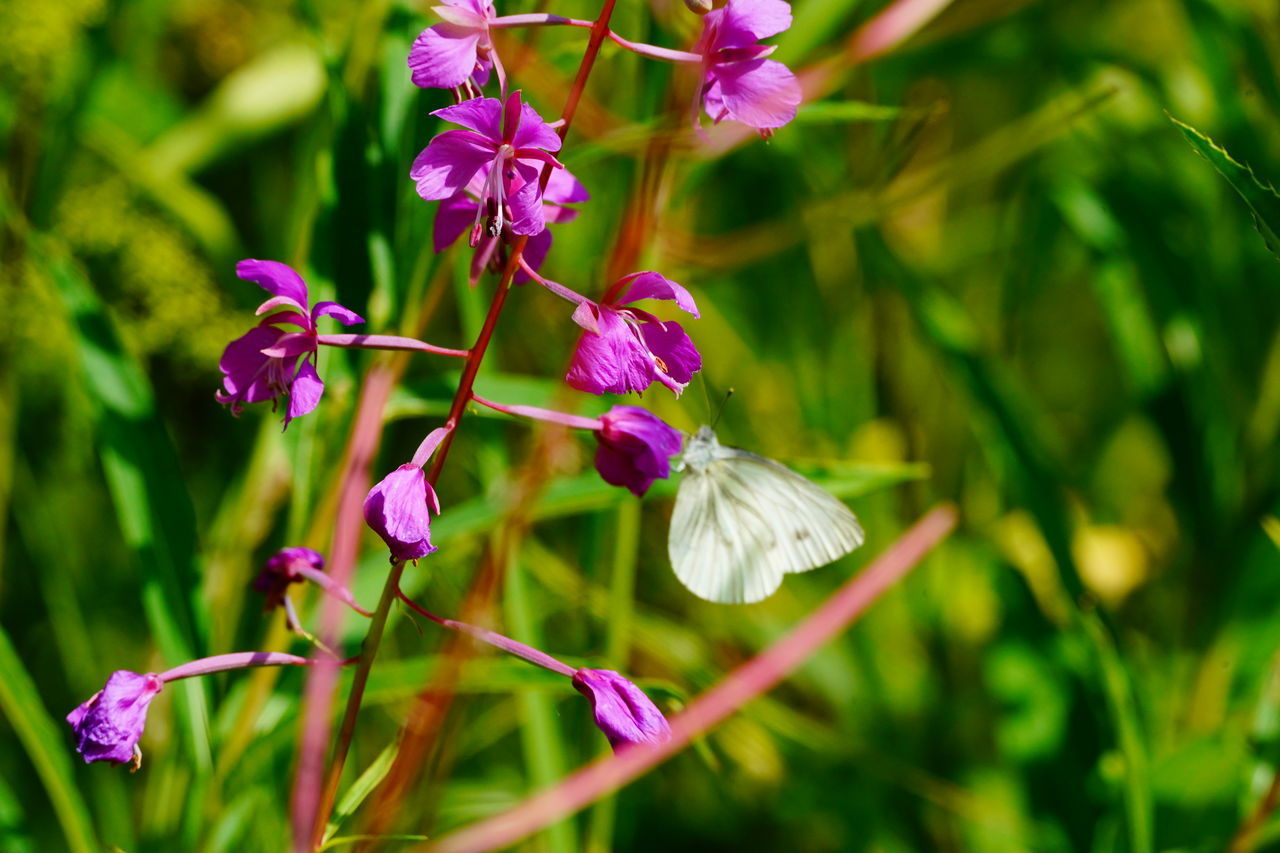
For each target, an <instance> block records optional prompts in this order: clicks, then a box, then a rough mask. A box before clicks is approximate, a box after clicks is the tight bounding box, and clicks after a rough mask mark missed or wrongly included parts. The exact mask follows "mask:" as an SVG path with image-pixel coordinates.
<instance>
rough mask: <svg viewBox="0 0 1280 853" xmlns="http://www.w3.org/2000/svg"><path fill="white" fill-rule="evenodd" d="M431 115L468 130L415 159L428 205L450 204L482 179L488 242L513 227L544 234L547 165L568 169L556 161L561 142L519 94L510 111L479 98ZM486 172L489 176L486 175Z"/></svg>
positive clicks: (448, 134) (415, 174)
mask: <svg viewBox="0 0 1280 853" xmlns="http://www.w3.org/2000/svg"><path fill="white" fill-rule="evenodd" d="M432 115H437V116H440V117H441V118H442V119H444V120H446V121H451V122H453V123H454V124H460V125H462V126H463V127H465V128H467V129H466V130H446V131H445V132H444V133H441V134H439V135H438V136H436V137H435V138H434V139H432V140H431V142H430V143H429V144H428V145H427V147H426V148H425V149H423V151H422V153H421V154H419V155H418V156H417V158H416V159H414V161H413V168H412V170H410V172H409V176H410V177H411V178H413V180H414V181H416V182H417V184H418V195H420V196H422V197H423V198H424V199H426V200H427V201H442V200H444V199H449V198H452V197H453V196H456V195H458V194H459V193H462V192H463V191H464V190H465V189H466V188H467V185H468V184H470V183H471V182H472V181H473V180H474V179H476V177H477V176H479V177H480V182H479V186H478V187H477V188H476V189H477V190H478V191H477V193H476V194H477V195H478V197H479V205H480V207H481V208H483V213H484V215H485V216H486V217H487V231H488V234H489V236H491V237H497V236H499V235H501V234H502V233H503V232H504V231H505V230H506V229H507V228H508V227H510V229H511V232H512V233H514V234H522V235H524V236H527V237H532V236H533V235H534V234H537V233H539V232H540V231H542V229H543V228H544V227H545V222H544V215H543V210H542V192H541V187H540V186H539V184H538V177H539V175H540V174H541V173H542V166H543V164H546V163H550V164H551V165H552V166H554V167H556V168H558V169H562V168H564V166H563V165H562V164H561V163H560V161H558V160H557V159H556V158H555V157H553V156H552V152H555V151H559V150H560V137H559V136H557V135H556V132H555V131H554V130H552V129H551V127H550V126H549V125H548V124H547V123H546V122H545V121H543V120H542V117H541V116H539V115H538V114H537V113H536V112H535V111H534V109H533V107H531V106H529V105H528V104H525V103H522V102H521V100H520V93H519V92H518V91H517V92H512V93H511V95H510V97H508V98H507V102H506V104H505V105H504V104H503V103H502V102H501V101H499V100H498V99H497V98H474V99H472V100H470V101H464V102H462V103H461V104H455V105H454V106H451V107H445V108H444V109H442V110H436V111H435V112H434V113H432ZM486 166H487V167H489V168H488V172H485V173H483V174H481V173H482V172H483V170H484V169H485V167H486ZM477 221H478V220H477ZM477 240H478V238H477Z"/></svg>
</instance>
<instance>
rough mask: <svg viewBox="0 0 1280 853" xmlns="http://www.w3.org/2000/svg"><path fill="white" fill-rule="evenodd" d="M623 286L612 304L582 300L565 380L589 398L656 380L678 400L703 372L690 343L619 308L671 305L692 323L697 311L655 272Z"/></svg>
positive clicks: (647, 317) (675, 327) (668, 325)
mask: <svg viewBox="0 0 1280 853" xmlns="http://www.w3.org/2000/svg"><path fill="white" fill-rule="evenodd" d="M622 282H624V284H623V286H622V287H621V289H620V292H619V295H618V297H617V299H616V301H615V302H613V303H604V304H601V303H596V302H592V301H590V300H586V301H584V302H582V303H581V304H579V305H578V308H577V310H575V311H574V312H573V321H574V322H575V323H577V324H578V325H579V326H581V327H582V328H583V329H585V330H586V331H585V332H584V333H583V335H582V337H581V338H580V339H579V341H578V347H577V349H575V350H574V353H573V359H572V361H571V362H570V364H569V373H568V375H567V376H566V377H565V378H566V379H567V380H568V382H569V384H570V385H572V386H573V387H574V388H577V389H578V390H579V391H587V392H589V393H592V394H603V393H605V392H606V391H609V392H612V393H614V394H625V393H627V392H628V391H644V390H645V389H646V388H648V387H649V386H650V385H651V384H652V383H653V382H654V381H655V380H656V381H658V382H661V383H662V384H663V385H666V386H667V387H668V388H670V389H671V390H672V391H674V392H675V393H676V395H677V396H678V395H679V394H680V392H681V391H683V390H684V388H685V386H686V385H688V384H689V380H690V379H692V378H693V374H695V373H697V372H698V371H699V370H701V369H702V356H701V355H700V354H699V353H698V350H697V348H696V347H694V345H693V341H691V340H689V336H688V335H687V334H685V331H684V329H683V328H681V326H680V324H679V323H673V322H664V321H662V320H659V319H658V318H657V317H655V316H653V315H652V314H650V313H649V312H647V311H643V310H641V309H639V308H631V307H621V306H625V305H627V304H628V303H631V302H635V301H637V300H640V299H670V300H673V301H674V302H675V303H676V305H677V306H679V307H680V308H682V309H684V310H685V311H687V312H688V313H690V314H692V315H693V316H694V317H697V316H698V306H697V305H695V304H694V301H693V297H692V296H690V295H689V291H687V290H685V289H684V288H683V287H681V286H680V285H679V284H676V283H675V282H674V281H670V280H669V279H666V278H663V277H662V276H661V275H659V274H658V273H656V272H635V273H631V274H630V275H628V276H626V277H625V278H623V279H622Z"/></svg>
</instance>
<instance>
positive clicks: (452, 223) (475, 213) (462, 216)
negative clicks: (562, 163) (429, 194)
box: [432, 164, 591, 284]
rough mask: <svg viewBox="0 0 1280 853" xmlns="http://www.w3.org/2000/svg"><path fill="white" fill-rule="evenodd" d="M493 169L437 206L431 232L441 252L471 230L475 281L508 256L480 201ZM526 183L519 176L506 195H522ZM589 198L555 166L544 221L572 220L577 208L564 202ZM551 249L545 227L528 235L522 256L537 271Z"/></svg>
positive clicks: (521, 277) (520, 278) (521, 279)
mask: <svg viewBox="0 0 1280 853" xmlns="http://www.w3.org/2000/svg"><path fill="white" fill-rule="evenodd" d="M491 169H492V166H490V165H489V164H486V165H485V166H484V167H483V168H482V169H481V170H480V171H479V172H476V174H475V176H474V177H473V178H472V179H471V181H470V182H469V183H468V184H467V185H466V187H464V188H463V191H462V192H460V193H458V194H456V195H453V196H450V197H449V198H447V199H445V200H444V201H442V202H440V206H439V207H437V208H436V221H435V228H434V230H433V232H432V241H433V244H434V246H435V250H436V251H437V252H442V251H444V250H445V248H446V247H448V246H449V245H450V244H451V243H453V242H454V241H455V240H457V239H458V238H459V237H461V236H462V235H463V234H465V233H467V232H468V230H470V237H469V242H470V244H471V247H472V248H474V249H475V250H476V253H475V256H474V257H473V258H472V260H471V283H472V284H475V283H476V282H477V281H479V279H480V274H481V273H482V272H484V269H485V267H486V266H490V265H492V264H494V263H497V264H503V263H505V259H503V258H501V257H500V256H499V253H498V248H499V246H500V245H501V242H502V240H501V237H502V235H499V236H497V237H495V236H492V230H491V229H490V227H489V225H490V223H489V222H488V221H486V220H490V219H494V217H493V216H486V215H485V207H482V206H481V205H480V203H479V201H478V199H480V198H481V197H482V195H483V193H484V189H485V187H486V185H487V184H488V183H489V172H490V171H491ZM523 186H524V185H523V183H521V179H520V178H519V176H517V177H516V179H515V180H514V181H513V182H512V186H511V187H510V188H509V189H510V192H504V194H506V195H514V194H519V191H520V190H521V189H522V188H523ZM590 197H591V196H590V195H589V194H588V193H587V191H586V189H585V188H584V187H583V186H582V184H580V183H578V179H577V178H575V177H574V176H573V175H572V174H571V173H570V172H569V170H568V169H553V170H552V171H551V178H550V180H549V181H548V182H547V190H546V192H545V193H543V194H542V217H543V220H544V221H546V222H550V223H555V224H559V223H561V222H570V221H572V220H573V219H574V218H576V217H577V215H578V211H576V210H574V209H573V208H571V207H565V206H564V205H566V204H574V203H576V202H582V201H586V200H587V199H589V198H590ZM502 219H503V221H504V222H506V223H510V222H511V213H510V210H507V211H505V212H504V213H503V216H502ZM550 250H551V231H550V230H549V229H546V228H544V229H543V230H542V231H540V232H538V233H537V234H535V235H533V236H532V237H530V238H529V241H528V242H527V243H526V244H525V247H524V255H523V257H524V259H525V261H526V262H527V263H528V264H529V266H531V267H533V268H534V269H535V270H536V269H539V268H540V267H541V266H542V262H543V260H545V259H546V257H547V253H548V252H549V251H550ZM514 280H515V283H516V284H523V283H525V282H527V281H528V280H529V275H528V273H526V272H524V270H517V271H516V274H515V279H514Z"/></svg>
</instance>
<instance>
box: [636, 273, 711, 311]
mask: <svg viewBox="0 0 1280 853" xmlns="http://www.w3.org/2000/svg"><path fill="white" fill-rule="evenodd" d="M627 278H629V279H631V284H630V285H628V286H627V287H626V288H624V289H623V291H622V295H621V296H619V297H618V304H619V305H625V304H627V303H630V302H638V301H639V300H641V299H673V300H675V303H676V305H677V306H679V307H680V308H682V309H683V310H685V311H687V312H688V313H690V314H692V315H693V316H694V317H697V316H699V315H698V306H697V304H696V303H695V302H694V301H693V297H692V296H690V295H689V291H687V290H685V289H684V287H683V286H682V285H680V284H677V283H676V282H674V281H672V280H671V279H669V278H666V277H664V276H662V275H659V274H658V273H656V272H633V273H631V275H629V276H627Z"/></svg>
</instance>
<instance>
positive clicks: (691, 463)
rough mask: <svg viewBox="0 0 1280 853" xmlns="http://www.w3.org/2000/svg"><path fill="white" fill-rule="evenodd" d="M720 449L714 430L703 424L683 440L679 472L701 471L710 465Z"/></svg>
mask: <svg viewBox="0 0 1280 853" xmlns="http://www.w3.org/2000/svg"><path fill="white" fill-rule="evenodd" d="M719 449H720V442H719V441H718V440H717V439H716V433H715V430H713V429H712V428H711V427H709V426H707V425H706V424H703V425H702V426H700V427H698V431H697V432H696V433H694V434H693V435H691V436H689V437H688V438H686V439H685V442H684V454H683V455H682V456H681V457H680V466H679V470H681V471H683V470H684V469H685V468H692V469H693V470H694V471H702V470H704V469H705V468H706V467H707V466H708V465H710V464H711V462H712V460H714V459H715V458H716V456H717V451H719Z"/></svg>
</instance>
